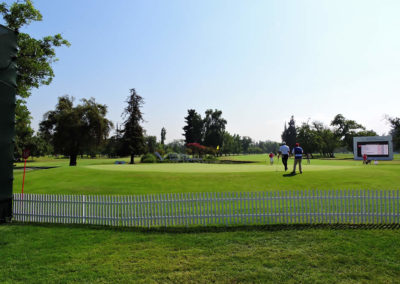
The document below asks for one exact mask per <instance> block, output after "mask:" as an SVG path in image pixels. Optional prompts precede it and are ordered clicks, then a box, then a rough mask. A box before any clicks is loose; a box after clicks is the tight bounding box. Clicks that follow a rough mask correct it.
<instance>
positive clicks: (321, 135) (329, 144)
mask: <svg viewBox="0 0 400 284" xmlns="http://www.w3.org/2000/svg"><path fill="white" fill-rule="evenodd" d="M313 127H314V129H315V131H316V134H317V137H316V139H318V140H319V141H320V145H319V151H320V153H321V155H323V156H325V157H330V158H333V157H335V154H334V150H335V149H336V148H337V147H338V146H339V145H340V141H339V139H338V137H337V136H336V135H335V133H334V132H333V131H332V130H331V129H329V128H328V127H326V126H325V125H323V123H322V122H318V121H314V122H313Z"/></svg>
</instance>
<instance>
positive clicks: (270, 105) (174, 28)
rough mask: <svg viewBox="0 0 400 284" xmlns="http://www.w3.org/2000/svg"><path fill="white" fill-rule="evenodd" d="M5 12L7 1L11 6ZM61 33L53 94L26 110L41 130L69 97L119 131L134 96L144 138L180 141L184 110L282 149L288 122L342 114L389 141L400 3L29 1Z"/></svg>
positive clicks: (48, 89)
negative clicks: (132, 93)
mask: <svg viewBox="0 0 400 284" xmlns="http://www.w3.org/2000/svg"><path fill="white" fill-rule="evenodd" d="M7 2H8V3H10V2H11V1H7ZM34 4H35V6H36V7H37V8H38V9H39V10H40V11H41V13H42V14H43V21H42V22H38V23H32V24H31V25H30V26H29V27H28V28H27V29H25V30H24V32H29V33H31V34H33V35H34V36H37V37H39V36H45V35H50V34H55V33H61V34H62V35H63V36H64V37H65V38H66V39H68V40H69V41H70V42H71V44H72V45H71V47H69V48H59V49H58V50H57V56H58V58H59V59H60V60H59V61H58V62H57V63H56V64H55V65H54V71H55V74H56V77H55V78H54V81H53V83H52V84H51V85H50V86H43V87H41V88H40V89H38V90H34V91H33V94H32V96H31V98H30V99H29V100H28V107H29V109H30V110H31V113H32V116H33V124H32V125H33V127H34V128H37V125H38V123H39V122H40V121H41V119H42V116H43V114H44V113H45V112H46V111H48V110H51V109H54V106H55V104H56V102H57V97H59V96H62V95H65V94H68V95H71V96H74V97H75V98H76V99H77V101H78V100H79V99H81V98H88V97H94V98H96V100H97V101H98V102H99V103H103V104H106V105H108V107H109V109H108V110H109V113H108V118H109V119H111V120H112V121H113V122H114V123H117V122H121V121H122V118H121V113H122V111H123V109H124V107H125V102H124V101H125V99H126V97H127V96H128V94H129V89H130V88H135V89H136V91H137V92H138V93H139V94H140V95H141V96H142V97H143V98H144V100H145V105H144V107H143V112H144V118H145V120H146V123H144V125H143V126H144V128H145V129H146V130H147V134H149V135H156V136H157V137H158V139H159V137H160V132H161V128H162V127H165V128H166V130H167V141H171V140H173V139H182V138H183V137H182V132H183V131H182V127H183V126H184V117H185V116H186V114H187V110H188V109H190V108H194V109H196V110H197V111H198V112H199V113H201V114H202V115H203V114H204V111H205V110H206V109H209V108H211V109H220V110H222V112H223V117H224V118H225V119H227V121H228V124H227V130H228V131H229V132H230V133H232V134H233V133H237V134H239V135H241V136H250V137H252V138H253V139H255V140H267V139H269V140H275V141H280V134H281V132H282V130H283V125H284V123H285V121H288V120H289V118H290V116H291V115H294V117H295V120H296V122H297V124H300V123H301V122H306V121H307V120H309V119H310V120H311V121H312V120H318V121H322V122H324V123H325V124H329V123H330V121H331V120H332V119H333V117H334V116H335V115H336V114H338V113H342V114H343V115H344V116H345V117H346V118H349V119H354V120H356V121H357V122H359V123H361V124H363V125H365V126H366V127H367V128H368V129H373V130H375V131H377V132H378V134H383V133H387V132H388V131H389V125H388V124H387V123H386V121H385V120H384V115H385V114H387V115H390V116H397V117H398V116H400V113H399V106H400V96H399V93H400V79H399V78H400V53H399V50H400V37H399V28H400V17H399V16H398V15H399V11H400V1H385V0H382V1H366V0H364V1H353V0H352V1H336V0H335V1H321V0H315V1H294V0H293V1H288V0H286V1H285V0H283V1H278V0H277V1H267V0H265V1H231V0H230V1H216V0H214V1H203V0H202V1H172V0H171V1H161V0H159V1H128V0H125V1H122V0H116V1H103V0H96V1H89V0H87V1H78V0H69V1H49V0H47V1H44V0H43V1H38V0H36V1H34Z"/></svg>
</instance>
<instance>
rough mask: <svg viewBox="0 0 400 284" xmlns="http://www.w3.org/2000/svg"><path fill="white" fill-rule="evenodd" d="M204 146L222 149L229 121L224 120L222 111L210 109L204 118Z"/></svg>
mask: <svg viewBox="0 0 400 284" xmlns="http://www.w3.org/2000/svg"><path fill="white" fill-rule="evenodd" d="M203 121H204V142H203V143H204V145H205V146H209V147H213V148H214V149H215V148H216V147H217V146H219V147H222V146H223V145H222V143H223V140H224V132H225V125H226V123H227V121H226V120H225V119H224V118H222V111H220V110H217V109H216V110H214V111H213V110H212V109H208V110H207V111H206V116H205V118H204V120H203Z"/></svg>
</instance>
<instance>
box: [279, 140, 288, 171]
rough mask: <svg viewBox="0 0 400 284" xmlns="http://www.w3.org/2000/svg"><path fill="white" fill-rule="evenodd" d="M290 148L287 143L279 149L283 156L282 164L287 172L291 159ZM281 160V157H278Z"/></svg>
mask: <svg viewBox="0 0 400 284" xmlns="http://www.w3.org/2000/svg"><path fill="white" fill-rule="evenodd" d="M289 152H290V148H289V146H288V145H286V142H283V143H282V146H281V147H279V154H280V155H282V164H283V165H284V166H285V171H287V169H288V167H287V160H288V159H289ZM278 159H279V156H278Z"/></svg>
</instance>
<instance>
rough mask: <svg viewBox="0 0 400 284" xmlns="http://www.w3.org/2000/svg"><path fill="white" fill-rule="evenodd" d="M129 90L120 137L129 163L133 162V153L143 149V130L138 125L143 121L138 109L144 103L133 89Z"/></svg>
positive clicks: (139, 152)
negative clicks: (121, 136)
mask: <svg viewBox="0 0 400 284" xmlns="http://www.w3.org/2000/svg"><path fill="white" fill-rule="evenodd" d="M129 91H130V95H129V96H128V98H127V100H126V103H128V106H127V107H126V108H125V111H124V113H123V117H124V118H125V121H124V130H123V138H122V139H123V141H124V148H125V150H126V151H127V153H128V154H129V155H130V157H131V161H130V164H134V163H135V155H140V154H142V153H143V151H144V149H145V147H144V144H145V143H144V133H143V132H144V131H143V128H142V126H141V125H140V123H141V122H143V121H144V119H143V115H142V112H141V110H140V108H141V107H142V106H143V104H144V100H143V98H142V97H141V96H139V95H138V94H137V93H136V90H135V89H130V90H129Z"/></svg>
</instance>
